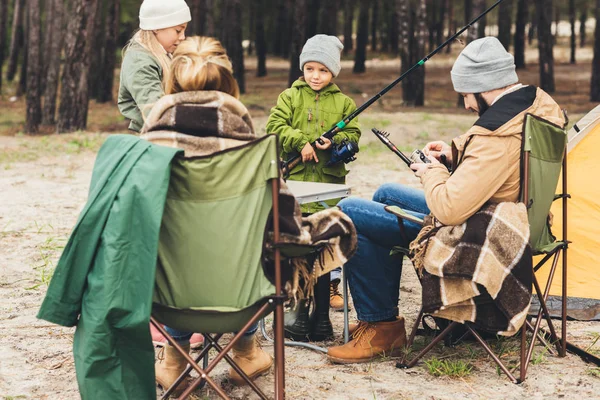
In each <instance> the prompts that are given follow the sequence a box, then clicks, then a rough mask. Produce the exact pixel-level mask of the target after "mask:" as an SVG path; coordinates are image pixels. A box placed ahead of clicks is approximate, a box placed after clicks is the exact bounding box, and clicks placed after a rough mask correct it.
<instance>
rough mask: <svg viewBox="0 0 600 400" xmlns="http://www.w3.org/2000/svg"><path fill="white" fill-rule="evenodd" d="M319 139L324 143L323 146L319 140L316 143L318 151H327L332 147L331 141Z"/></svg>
mask: <svg viewBox="0 0 600 400" xmlns="http://www.w3.org/2000/svg"><path fill="white" fill-rule="evenodd" d="M319 139H321V140H322V141H323V144H320V143H319V141H318V140H317V141H316V142H315V143H316V145H317V149H319V150H327V149H328V148H330V147H331V140H329V139H327V138H326V137H323V136H321V137H320V138H319Z"/></svg>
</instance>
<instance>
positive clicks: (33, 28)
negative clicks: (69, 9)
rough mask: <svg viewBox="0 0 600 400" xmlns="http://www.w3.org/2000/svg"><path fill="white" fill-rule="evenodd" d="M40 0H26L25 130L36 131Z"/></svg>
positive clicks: (39, 110) (39, 115)
mask: <svg viewBox="0 0 600 400" xmlns="http://www.w3.org/2000/svg"><path fill="white" fill-rule="evenodd" d="M40 8H41V5H40V0H27V16H28V23H27V27H28V33H27V36H28V38H27V42H28V46H27V52H28V54H27V60H28V63H27V115H26V118H25V132H26V133H37V132H38V129H39V126H40V122H41V121H42V100H41V90H40V89H41V88H40V82H41V79H40V77H41V72H42V68H43V66H42V63H41V52H40V40H41V36H42V20H41V18H40V14H41V12H40Z"/></svg>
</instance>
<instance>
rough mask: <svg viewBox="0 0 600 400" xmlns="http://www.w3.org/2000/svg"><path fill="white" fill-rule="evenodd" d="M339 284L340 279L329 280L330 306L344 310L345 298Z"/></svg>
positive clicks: (336, 309) (337, 309)
mask: <svg viewBox="0 0 600 400" xmlns="http://www.w3.org/2000/svg"><path fill="white" fill-rule="evenodd" d="M339 284H340V280H339V279H334V280H332V281H331V282H329V307H331V308H332V309H333V310H335V311H344V298H343V297H342V294H341V293H340V290H339V288H338V286H339Z"/></svg>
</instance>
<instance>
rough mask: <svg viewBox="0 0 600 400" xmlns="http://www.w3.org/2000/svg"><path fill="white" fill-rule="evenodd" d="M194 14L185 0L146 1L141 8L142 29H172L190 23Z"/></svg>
mask: <svg viewBox="0 0 600 400" xmlns="http://www.w3.org/2000/svg"><path fill="white" fill-rule="evenodd" d="M191 20H192V14H191V13H190V8H189V7H188V5H187V4H186V3H185V1H184V0H144V2H143V3H142V6H141V7H140V29H143V30H145V31H151V30H154V29H164V28H170V27H172V26H177V25H181V24H185V23H186V22H190V21H191Z"/></svg>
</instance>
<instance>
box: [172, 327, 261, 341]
mask: <svg viewBox="0 0 600 400" xmlns="http://www.w3.org/2000/svg"><path fill="white" fill-rule="evenodd" d="M165 330H166V331H167V333H168V334H169V335H171V336H173V339H175V341H176V342H177V343H179V344H180V345H187V344H189V343H190V338H191V337H192V335H193V333H192V332H188V331H180V330H177V329H174V328H169V327H168V326H166V325H165ZM257 330H258V324H254V325H251V326H250V328H248V330H247V331H246V332H244V336H252V335H254V334H255V333H256V331H257ZM234 333H237V332H234Z"/></svg>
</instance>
